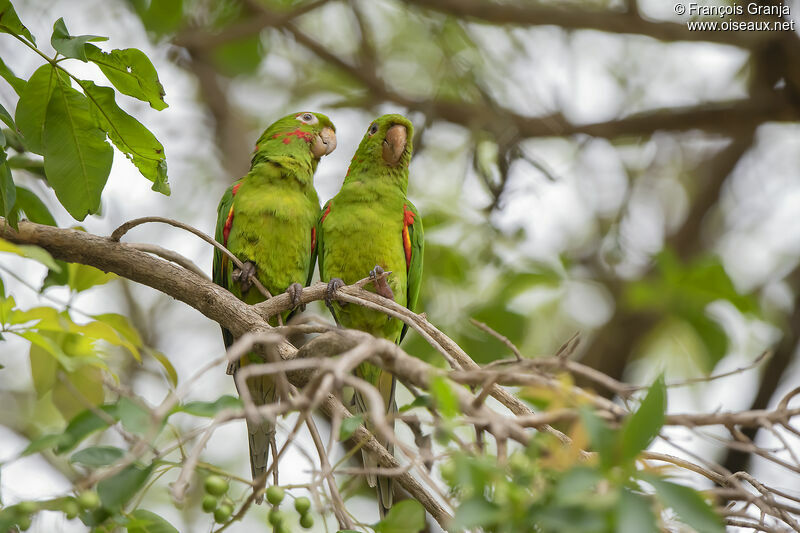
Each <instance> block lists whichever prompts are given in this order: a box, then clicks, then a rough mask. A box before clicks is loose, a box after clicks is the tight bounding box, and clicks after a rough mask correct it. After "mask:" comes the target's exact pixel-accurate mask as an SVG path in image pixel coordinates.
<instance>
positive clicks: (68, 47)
mask: <svg viewBox="0 0 800 533" xmlns="http://www.w3.org/2000/svg"><path fill="white" fill-rule="evenodd" d="M107 40H108V37H102V36H100V35H77V36H73V35H70V34H69V31H67V26H66V24H64V19H63V18H60V19H58V20H57V21H56V23H55V24H53V35H52V36H51V37H50V44H51V45H53V48H54V49H55V50H56V52H58V53H60V54H61V55H63V56H66V57H72V58H75V59H80V60H81V61H83V62H84V63H85V62H86V61H87V59H86V50H85V48H86V43H88V42H97V41H107Z"/></svg>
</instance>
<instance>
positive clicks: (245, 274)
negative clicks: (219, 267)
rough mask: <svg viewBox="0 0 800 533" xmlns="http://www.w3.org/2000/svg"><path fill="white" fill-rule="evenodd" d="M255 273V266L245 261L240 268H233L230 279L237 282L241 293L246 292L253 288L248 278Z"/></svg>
mask: <svg viewBox="0 0 800 533" xmlns="http://www.w3.org/2000/svg"><path fill="white" fill-rule="evenodd" d="M255 273H256V265H255V264H254V263H253V262H252V261H245V262H244V264H242V268H240V269H239V268H234V269H233V273H232V275H231V277H233V280H234V281H237V282H239V286H240V287H241V288H242V292H247V291H248V290H250V287H252V286H253V282H252V281H250V277H251V276H253V275H254V274H255Z"/></svg>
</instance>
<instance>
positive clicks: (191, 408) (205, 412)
mask: <svg viewBox="0 0 800 533" xmlns="http://www.w3.org/2000/svg"><path fill="white" fill-rule="evenodd" d="M241 408H242V401H241V400H240V399H239V398H236V397H234V396H231V395H229V394H226V395H224V396H220V397H219V398H217V399H216V400H215V401H213V402H189V403H186V404H184V405H182V406H181V407H179V408H178V409H177V410H178V411H181V412H184V413H187V414H190V415H192V416H202V417H205V418H213V417H215V416H216V415H217V413H219V412H220V411H223V410H225V409H241Z"/></svg>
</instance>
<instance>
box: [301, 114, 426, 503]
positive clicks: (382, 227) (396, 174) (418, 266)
mask: <svg viewBox="0 0 800 533" xmlns="http://www.w3.org/2000/svg"><path fill="white" fill-rule="evenodd" d="M412 136H413V126H412V125H411V122H410V121H409V120H408V119H407V118H405V117H403V116H401V115H384V116H382V117H380V118H378V119H376V120H375V121H374V122H373V123H372V124H370V126H369V129H368V130H367V133H366V135H364V138H363V139H362V140H361V144H360V145H359V146H358V150H356V153H355V155H354V156H353V160H352V161H351V163H350V168H349V169H348V171H347V176H346V177H345V179H344V183H343V184H342V188H341V190H340V191H339V193H338V194H337V195H336V196H334V197H333V198H332V199H331V200H329V201H328V203H326V204H325V206H324V207H323V208H322V214H321V216H320V221H319V224H318V229H317V234H318V243H317V251H318V254H319V271H320V276H321V278H322V280H323V281H325V282H328V304H329V308H330V309H331V312H332V313H333V316H334V319H335V320H336V322H337V323H338V324H340V325H342V326H344V327H348V328H354V329H359V330H362V331H366V332H368V333H371V334H372V335H375V336H377V337H383V338H385V339H389V340H391V341H393V342H396V343H399V342H400V341H401V340H402V339H403V336H404V335H405V333H406V331H407V329H408V326H405V325H403V323H402V322H400V321H399V320H397V319H394V318H389V317H388V316H386V315H385V314H383V313H379V312H377V311H373V310H369V309H366V308H364V307H360V306H356V305H340V304H339V303H337V302H331V298H332V296H333V293H334V292H335V291H336V289H337V288H339V287H341V286H342V285H344V284H351V283H354V282H356V281H358V280H359V279H362V278H364V277H366V276H367V274H368V273H369V276H370V277H372V278H373V279H374V280H375V281H374V283H373V284H372V287H373V290H374V291H375V292H376V293H378V294H380V295H381V296H384V297H386V298H390V299H393V300H394V301H395V302H397V303H398V304H400V305H403V306H406V307H407V308H409V309H411V310H412V311H413V310H414V309H415V308H416V305H417V299H418V296H419V288H420V281H421V279H422V254H423V243H424V241H423V232H422V219H421V218H420V217H419V215H418V214H417V209H416V208H415V207H414V205H413V204H412V203H411V202H409V201H408V198H406V194H407V189H408V164H409V161H410V160H411V138H412ZM386 272H390V274H389V275H388V277H385V278H384V277H383V274H384V273H386ZM367 288H368V289H369V288H370V285H367ZM356 374H357V376H358V377H360V378H362V379H364V380H366V381H368V382H369V383H371V384H373V385H375V386H376V387H377V388H378V390H379V391H380V393H381V395H382V396H383V400H384V402H385V403H386V406H387V409H388V411H389V412H390V413H393V412H395V411H396V410H397V406H396V404H395V402H394V389H395V378H394V376H392V375H391V374H390V373H389V372H385V371H382V370H381V369H379V368H378V367H376V366H374V365H372V364H370V363H364V364H362V365H360V366H359V368H358V369H357V370H356ZM355 402H356V405H355V407H356V411H359V412H364V413H366V412H368V409H367V406H366V405H365V401H364V398H363V397H362V396H361V395H360V394H358V392H356V394H355ZM367 427H368V428H370V427H371V426H370V424H369V422H368V423H367ZM373 427H374V426H373ZM382 444H383V445H384V446H386V448H387V449H388V450H389V451H392V448H393V446H391V445H390V444H389V443H387V442H382ZM364 465H365V466H366V467H367V468H368V469H369V468H374V467H376V466H377V463H376V461H375V459H374V458H373V457H371V456H368V455H367V454H364ZM367 482H368V483H369V485H370V486H372V487H374V486H376V483H377V490H378V500H379V501H378V503H379V505H380V510H381V515H382V516H383V514H384V513H385V512H386V511H387V510H388V509H389V508H390V507H391V505H392V480H391V479H390V478H386V477H381V478H376V476H375V474H374V473H373V474H367Z"/></svg>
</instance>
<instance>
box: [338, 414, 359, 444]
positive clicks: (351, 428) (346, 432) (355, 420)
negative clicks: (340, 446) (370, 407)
mask: <svg viewBox="0 0 800 533" xmlns="http://www.w3.org/2000/svg"><path fill="white" fill-rule="evenodd" d="M363 423H364V417H363V416H361V415H355V416H351V417H348V418H345V419H344V420H342V425H341V426H339V440H347V439H349V438H350V437H352V436H353V433H355V431H356V430H357V429H358V426H360V425H361V424H363Z"/></svg>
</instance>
